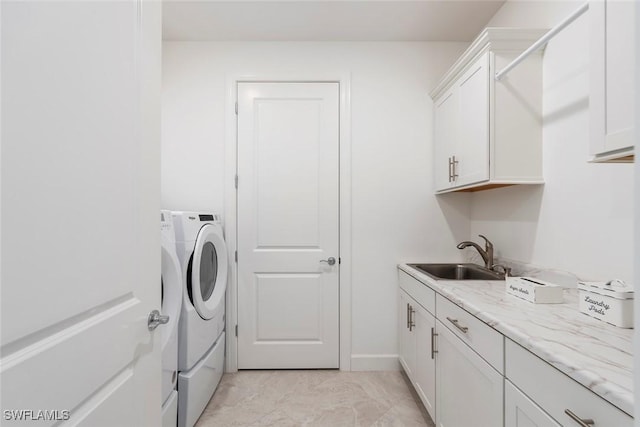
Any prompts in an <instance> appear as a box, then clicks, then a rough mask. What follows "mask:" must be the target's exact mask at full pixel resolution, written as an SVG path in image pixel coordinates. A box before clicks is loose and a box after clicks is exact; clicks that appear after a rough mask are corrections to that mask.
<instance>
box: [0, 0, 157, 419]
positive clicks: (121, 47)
mask: <svg viewBox="0 0 640 427" xmlns="http://www.w3.org/2000/svg"><path fill="white" fill-rule="evenodd" d="M0 7H1V25H0V28H1V31H2V33H1V34H2V52H1V61H0V62H1V64H2V116H1V120H2V164H1V170H2V221H1V226H2V258H1V261H2V276H1V277H2V279H1V280H2V296H1V298H0V313H1V320H0V324H1V328H2V330H1V332H2V334H1V335H2V336H1V342H0V345H1V347H0V355H1V361H0V383H1V386H2V396H1V409H2V411H1V413H0V417H2V418H1V421H0V424H2V425H3V426H12V425H16V426H26V425H38V426H51V425H56V426H58V425H60V426H70V425H73V426H76V425H81V426H91V427H101V426H108V427H112V426H158V425H160V424H161V421H160V405H161V402H160V340H161V334H160V330H156V331H155V332H150V331H149V329H148V328H147V318H148V316H149V313H150V311H151V310H153V309H157V308H159V307H160V235H159V233H158V220H159V215H158V214H159V212H158V211H159V194H160V188H159V163H160V153H159V148H158V147H159V130H160V126H159V125H160V122H159V118H160V108H159V107H160V104H159V89H160V86H159V71H160V63H159V58H160V56H159V53H160V43H161V35H160V23H161V21H160V9H159V5H157V4H153V3H145V4H141V3H140V2H138V1H122V2H108V1H104V2H76V1H60V2H59V1H45V2H2V4H1V6H0ZM142 76H144V82H141V77H142Z"/></svg>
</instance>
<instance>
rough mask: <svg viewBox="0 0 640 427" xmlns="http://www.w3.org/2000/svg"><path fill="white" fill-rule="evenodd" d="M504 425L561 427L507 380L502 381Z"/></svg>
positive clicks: (513, 426) (515, 426)
mask: <svg viewBox="0 0 640 427" xmlns="http://www.w3.org/2000/svg"><path fill="white" fill-rule="evenodd" d="M504 425H505V427H561V426H560V424H558V423H557V422H555V421H554V420H553V418H551V417H550V416H549V415H548V414H547V413H546V412H544V411H543V410H542V408H540V407H539V406H538V405H536V404H535V402H533V401H532V400H531V399H529V398H528V397H527V396H525V395H524V394H523V393H522V392H521V391H520V390H518V389H517V388H516V386H514V385H513V384H512V383H511V381H509V380H505V381H504Z"/></svg>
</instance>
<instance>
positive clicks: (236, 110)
mask: <svg viewBox="0 0 640 427" xmlns="http://www.w3.org/2000/svg"><path fill="white" fill-rule="evenodd" d="M237 114H238V102H236V115H237Z"/></svg>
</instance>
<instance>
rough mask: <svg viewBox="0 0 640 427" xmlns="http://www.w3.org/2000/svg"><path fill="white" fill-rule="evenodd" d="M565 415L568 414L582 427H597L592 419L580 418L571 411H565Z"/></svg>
mask: <svg viewBox="0 0 640 427" xmlns="http://www.w3.org/2000/svg"><path fill="white" fill-rule="evenodd" d="M564 413H565V414H567V415H568V416H569V418H571V419H572V420H573V421H575V422H576V423H577V424H578V425H579V426H580V427H589V426H594V425H596V423H595V421H593V420H592V419H591V418H580V417H579V416H577V415H576V414H574V413H573V411H571V410H569V409H565V410H564Z"/></svg>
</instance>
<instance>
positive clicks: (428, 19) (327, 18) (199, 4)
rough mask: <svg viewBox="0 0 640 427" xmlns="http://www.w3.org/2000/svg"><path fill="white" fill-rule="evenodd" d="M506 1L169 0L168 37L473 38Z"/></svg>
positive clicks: (166, 5) (165, 22) (166, 1)
mask: <svg viewBox="0 0 640 427" xmlns="http://www.w3.org/2000/svg"><path fill="white" fill-rule="evenodd" d="M504 1H505V0H414V1H398V0H395V1H394V0H391V1H384V0H383V1H370V0H357V1H352V0H328V1H327V0H325V1H315V0H288V1H269V0H261V1H245V0H235V1H233V0H232V1H218V0H208V1H204V0H200V1H192V0H164V1H163V12H162V13H163V30H162V32H163V39H164V40H216V41H249V40H250V41H382V40H384V41H471V40H472V39H473V38H474V37H475V36H476V35H478V33H479V32H480V31H481V30H482V28H484V26H485V25H486V24H487V22H488V21H489V20H490V19H491V17H492V16H493V15H494V14H495V12H496V11H497V10H498V9H499V8H500V6H502V4H503V3H504Z"/></svg>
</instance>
